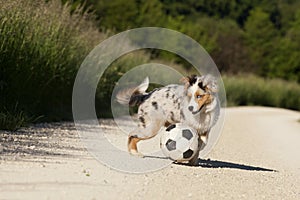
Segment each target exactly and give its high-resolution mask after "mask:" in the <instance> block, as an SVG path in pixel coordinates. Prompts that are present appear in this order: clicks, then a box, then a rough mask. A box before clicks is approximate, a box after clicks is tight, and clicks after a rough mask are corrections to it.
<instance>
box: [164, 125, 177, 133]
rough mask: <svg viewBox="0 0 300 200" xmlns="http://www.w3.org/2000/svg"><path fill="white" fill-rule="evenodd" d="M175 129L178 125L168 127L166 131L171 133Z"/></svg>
mask: <svg viewBox="0 0 300 200" xmlns="http://www.w3.org/2000/svg"><path fill="white" fill-rule="evenodd" d="M173 128H176V124H172V125H170V126H168V128H167V129H166V131H170V130H172V129H173Z"/></svg>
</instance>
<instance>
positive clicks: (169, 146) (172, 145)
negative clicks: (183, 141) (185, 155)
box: [166, 139, 176, 151]
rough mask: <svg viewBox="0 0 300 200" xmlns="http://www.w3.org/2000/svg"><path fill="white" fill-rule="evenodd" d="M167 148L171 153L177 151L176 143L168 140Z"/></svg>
mask: <svg viewBox="0 0 300 200" xmlns="http://www.w3.org/2000/svg"><path fill="white" fill-rule="evenodd" d="M166 147H167V149H168V150H169V151H174V150H175V149H176V141H174V140H171V139H168V141H167V142H166Z"/></svg>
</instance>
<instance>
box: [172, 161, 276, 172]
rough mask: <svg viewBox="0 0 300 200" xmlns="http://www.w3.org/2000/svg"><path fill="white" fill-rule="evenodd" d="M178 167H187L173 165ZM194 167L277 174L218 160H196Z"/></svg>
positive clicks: (271, 170) (259, 168)
mask: <svg viewBox="0 0 300 200" xmlns="http://www.w3.org/2000/svg"><path fill="white" fill-rule="evenodd" d="M175 164H178V165H188V164H185V163H175ZM194 167H203V168H229V169H240V170H246V171H265V172H277V170H274V169H268V168H263V167H255V166H251V165H243V164H237V163H231V162H225V161H218V160H210V159H207V160H204V159H198V164H197V165H196V166H194Z"/></svg>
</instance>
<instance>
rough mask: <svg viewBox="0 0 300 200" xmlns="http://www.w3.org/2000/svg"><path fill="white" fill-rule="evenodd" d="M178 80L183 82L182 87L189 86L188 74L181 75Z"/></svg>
mask: <svg viewBox="0 0 300 200" xmlns="http://www.w3.org/2000/svg"><path fill="white" fill-rule="evenodd" d="M180 82H181V83H183V84H184V88H185V89H187V88H188V87H189V86H190V81H189V78H188V76H187V77H182V78H181V79H180Z"/></svg>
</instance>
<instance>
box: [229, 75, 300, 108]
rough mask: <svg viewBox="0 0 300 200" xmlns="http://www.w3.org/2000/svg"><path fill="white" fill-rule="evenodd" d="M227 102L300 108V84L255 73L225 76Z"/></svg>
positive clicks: (231, 103)
mask: <svg viewBox="0 0 300 200" xmlns="http://www.w3.org/2000/svg"><path fill="white" fill-rule="evenodd" d="M223 81H224V85H225V89H226V96H227V104H228V105H229V106H232V105H262V106H274V107H282V108H288V109H293V110H300V85H299V84H298V83H295V82H287V81H284V80H281V79H264V78H260V77H257V76H254V75H238V76H223Z"/></svg>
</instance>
